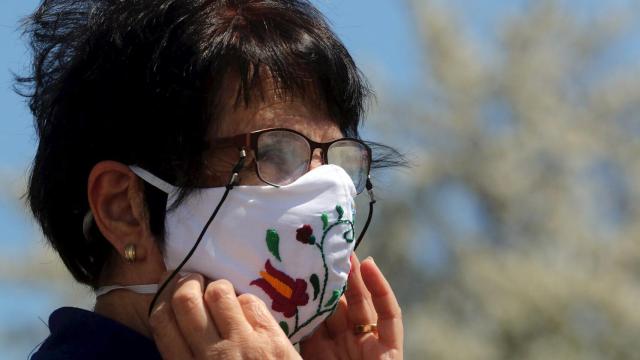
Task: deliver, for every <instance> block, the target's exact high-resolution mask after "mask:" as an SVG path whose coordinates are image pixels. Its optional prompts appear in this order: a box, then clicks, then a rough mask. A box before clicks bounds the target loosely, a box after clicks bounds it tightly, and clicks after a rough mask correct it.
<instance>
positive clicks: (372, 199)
mask: <svg viewBox="0 0 640 360" xmlns="http://www.w3.org/2000/svg"><path fill="white" fill-rule="evenodd" d="M366 186H367V192H368V193H369V215H367V221H366V222H365V223H364V227H363V228H362V232H360V236H358V241H356V246H354V248H353V250H354V251H355V250H356V249H357V248H358V245H360V242H361V241H362V239H363V238H364V234H365V233H366V232H367V229H368V228H369V224H370V223H371V218H372V217H373V204H375V203H376V198H375V196H374V195H373V184H372V183H371V175H369V176H367V185H366Z"/></svg>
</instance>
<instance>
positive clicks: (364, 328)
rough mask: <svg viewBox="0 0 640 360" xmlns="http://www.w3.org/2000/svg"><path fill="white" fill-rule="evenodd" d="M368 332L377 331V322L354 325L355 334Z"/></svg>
mask: <svg viewBox="0 0 640 360" xmlns="http://www.w3.org/2000/svg"><path fill="white" fill-rule="evenodd" d="M370 332H378V324H365V325H356V327H355V333H356V335H360V334H366V333H370Z"/></svg>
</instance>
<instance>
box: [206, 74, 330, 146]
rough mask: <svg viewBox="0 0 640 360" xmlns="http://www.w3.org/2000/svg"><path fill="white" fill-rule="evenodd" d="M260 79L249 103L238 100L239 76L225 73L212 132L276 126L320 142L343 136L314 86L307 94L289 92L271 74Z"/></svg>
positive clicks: (234, 132) (224, 134)
mask: <svg viewBox="0 0 640 360" xmlns="http://www.w3.org/2000/svg"><path fill="white" fill-rule="evenodd" d="M260 82H261V83H260V84H259V85H257V86H256V87H255V88H256V89H255V91H252V93H251V94H250V99H249V102H248V103H245V102H244V101H236V99H237V98H238V89H239V86H240V81H239V79H238V77H237V76H226V77H225V80H224V83H223V84H222V86H221V88H220V91H219V95H218V101H217V106H216V113H215V119H213V121H212V123H213V126H212V127H211V129H210V134H209V136H211V137H213V138H218V137H228V136H233V135H237V134H243V133H248V132H252V131H256V130H261V129H266V128H274V127H279V128H289V129H293V130H296V131H298V132H300V133H302V134H304V135H306V136H307V137H309V138H310V139H312V140H315V141H318V142H326V141H330V140H334V139H337V138H340V137H342V136H343V134H342V131H341V130H340V128H339V126H338V125H337V122H336V121H335V119H333V118H332V117H331V116H330V115H329V111H328V109H327V106H326V104H325V103H324V101H323V100H321V97H320V96H317V95H315V94H317V91H314V89H312V88H310V89H309V91H307V92H306V93H305V94H299V95H296V94H288V93H289V92H286V91H282V89H279V88H278V84H277V83H276V82H275V81H274V80H273V79H272V78H271V77H268V76H265V77H262V79H261V81H260ZM311 83H312V82H310V84H311ZM250 91H251V90H250Z"/></svg>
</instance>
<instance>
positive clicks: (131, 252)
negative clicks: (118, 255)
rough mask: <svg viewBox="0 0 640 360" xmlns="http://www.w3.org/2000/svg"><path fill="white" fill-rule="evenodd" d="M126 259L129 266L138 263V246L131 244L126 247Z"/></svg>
mask: <svg viewBox="0 0 640 360" xmlns="http://www.w3.org/2000/svg"><path fill="white" fill-rule="evenodd" d="M124 259H125V260H126V261H127V262H128V263H129V264H133V263H134V262H136V246H135V245H134V244H129V245H127V246H125V247H124Z"/></svg>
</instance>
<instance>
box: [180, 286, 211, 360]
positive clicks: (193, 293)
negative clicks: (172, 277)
mask: <svg viewBox="0 0 640 360" xmlns="http://www.w3.org/2000/svg"><path fill="white" fill-rule="evenodd" d="M203 296H204V278H203V277H202V275H200V274H189V275H187V276H185V277H183V278H181V279H180V280H178V283H177V284H176V290H175V292H174V293H173V297H172V298H171V306H172V307H173V312H174V314H175V317H176V320H177V322H178V326H179V327H180V330H181V332H182V334H184V335H185V336H184V338H185V340H186V342H187V344H188V345H189V346H190V347H191V349H192V351H193V352H194V353H195V354H203V353H205V352H206V351H207V348H208V347H209V346H211V345H212V344H214V343H216V342H218V341H220V340H221V338H220V335H219V334H218V329H216V327H215V323H214V322H213V319H211V316H210V315H209V310H208V309H207V307H206V305H205V304H204V299H203Z"/></svg>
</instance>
